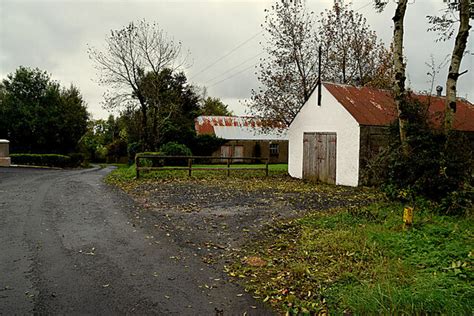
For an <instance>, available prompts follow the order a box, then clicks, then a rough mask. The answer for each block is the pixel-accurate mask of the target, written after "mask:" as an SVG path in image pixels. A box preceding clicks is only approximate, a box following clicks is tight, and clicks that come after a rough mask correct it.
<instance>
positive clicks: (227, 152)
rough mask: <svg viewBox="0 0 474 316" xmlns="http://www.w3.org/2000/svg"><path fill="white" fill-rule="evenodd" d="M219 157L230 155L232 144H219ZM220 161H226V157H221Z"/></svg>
mask: <svg viewBox="0 0 474 316" xmlns="http://www.w3.org/2000/svg"><path fill="white" fill-rule="evenodd" d="M221 157H222V158H227V157H232V146H221ZM221 161H222V162H225V163H227V159H222V160H221Z"/></svg>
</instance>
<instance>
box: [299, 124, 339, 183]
mask: <svg viewBox="0 0 474 316" xmlns="http://www.w3.org/2000/svg"><path fill="white" fill-rule="evenodd" d="M336 140H337V137H336V133H304V135H303V179H306V180H310V181H314V182H317V181H319V182H324V183H329V184H335V183H336Z"/></svg>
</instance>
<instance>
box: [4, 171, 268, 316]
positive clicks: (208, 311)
mask: <svg viewBox="0 0 474 316" xmlns="http://www.w3.org/2000/svg"><path fill="white" fill-rule="evenodd" d="M110 170H111V169H108V168H106V169H97V168H96V169H89V170H73V171H70V170H69V171H65V170H40V169H22V168H0V314H1V315H12V314H15V315H24V314H48V315H50V314H53V315H54V314H71V315H75V314H81V315H84V314H89V315H110V314H114V315H117V314H118V315H121V314H136V315H148V314H152V315H170V314H171V315H243V314H244V313H247V315H266V314H271V312H270V311H269V310H267V309H266V308H265V307H264V306H262V305H259V304H258V303H257V302H256V301H255V300H254V299H253V298H252V297H251V296H249V295H248V294H246V293H245V292H244V290H243V289H242V288H241V287H240V286H238V285H237V284H235V283H230V282H228V281H227V278H226V276H225V274H224V273H223V272H222V271H221V270H220V269H216V268H215V267H213V266H209V265H207V264H205V263H203V262H202V260H201V259H200V258H199V257H198V256H196V254H195V253H193V252H192V250H190V249H189V248H186V247H182V245H179V244H178V243H176V242H175V241H174V240H173V239H171V238H170V237H169V234H168V233H166V232H165V231H160V230H159V228H157V231H156V232H154V233H153V236H150V235H149V234H148V233H147V232H146V231H144V230H142V229H141V228H139V227H135V226H134V224H132V223H131V221H130V218H129V217H130V216H132V215H131V214H133V212H132V210H133V209H134V208H136V207H137V206H136V205H135V204H134V202H132V201H131V200H130V199H129V198H128V197H127V196H126V195H125V194H123V193H121V192H119V191H118V190H115V189H112V188H110V187H109V186H107V185H106V184H104V183H103V182H102V178H103V176H104V175H106V174H107V173H108V172H110Z"/></svg>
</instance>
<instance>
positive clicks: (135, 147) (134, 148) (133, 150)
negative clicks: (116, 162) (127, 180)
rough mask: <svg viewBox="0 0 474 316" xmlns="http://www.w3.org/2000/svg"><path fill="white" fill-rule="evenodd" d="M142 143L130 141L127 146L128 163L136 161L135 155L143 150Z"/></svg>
mask: <svg viewBox="0 0 474 316" xmlns="http://www.w3.org/2000/svg"><path fill="white" fill-rule="evenodd" d="M142 147H143V146H142V144H141V143H138V142H134V143H130V144H128V146H127V154H128V164H129V165H131V164H133V163H134V161H135V155H136V154H138V153H139V152H140V151H141V150H142Z"/></svg>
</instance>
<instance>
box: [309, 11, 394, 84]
mask: <svg viewBox="0 0 474 316" xmlns="http://www.w3.org/2000/svg"><path fill="white" fill-rule="evenodd" d="M319 23H320V26H319V28H318V30H319V32H318V35H319V41H320V43H321V46H322V51H323V59H324V63H323V69H321V71H322V73H323V75H324V80H326V81H331V82H338V83H344V84H353V85H370V86H373V87H377V88H388V87H390V85H391V75H392V74H391V70H392V54H391V52H390V51H389V50H388V49H387V48H385V46H384V44H383V43H382V41H380V40H378V39H377V35H376V34H375V31H373V30H371V29H370V27H369V25H368V24H367V21H366V19H365V18H364V17H363V16H362V14H360V13H357V12H354V11H353V10H351V9H350V8H349V6H347V5H339V4H337V3H336V4H335V5H334V7H333V8H332V9H331V10H325V11H324V12H322V13H321V18H320V20H319Z"/></svg>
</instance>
